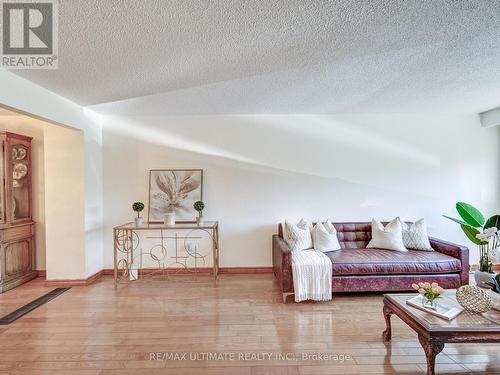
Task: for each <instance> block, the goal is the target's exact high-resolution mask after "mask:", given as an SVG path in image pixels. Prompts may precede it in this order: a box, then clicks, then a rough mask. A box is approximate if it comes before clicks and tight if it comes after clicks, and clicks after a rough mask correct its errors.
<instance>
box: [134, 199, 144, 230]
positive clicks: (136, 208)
mask: <svg viewBox="0 0 500 375" xmlns="http://www.w3.org/2000/svg"><path fill="white" fill-rule="evenodd" d="M132 210H134V211H135V212H137V217H136V218H134V220H135V226H136V227H140V226H142V225H143V224H144V220H143V219H142V217H141V211H142V210H144V203H142V202H134V203H133V204H132Z"/></svg>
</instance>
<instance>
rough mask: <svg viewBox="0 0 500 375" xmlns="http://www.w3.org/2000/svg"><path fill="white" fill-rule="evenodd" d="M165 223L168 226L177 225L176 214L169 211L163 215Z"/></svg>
mask: <svg viewBox="0 0 500 375" xmlns="http://www.w3.org/2000/svg"><path fill="white" fill-rule="evenodd" d="M163 224H165V226H167V227H173V226H174V225H175V214H174V213H173V212H169V213H166V214H165V215H163Z"/></svg>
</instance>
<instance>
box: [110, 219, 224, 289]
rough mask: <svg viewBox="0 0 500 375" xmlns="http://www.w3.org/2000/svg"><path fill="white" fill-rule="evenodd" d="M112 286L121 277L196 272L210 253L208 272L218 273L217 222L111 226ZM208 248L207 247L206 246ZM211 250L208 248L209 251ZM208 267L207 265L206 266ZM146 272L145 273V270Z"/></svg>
mask: <svg viewBox="0 0 500 375" xmlns="http://www.w3.org/2000/svg"><path fill="white" fill-rule="evenodd" d="M113 242H114V285H115V289H117V287H118V284H119V283H120V282H121V281H124V280H128V279H130V280H137V279H139V278H141V277H143V276H145V275H146V274H147V275H154V274H158V273H160V274H162V275H166V276H167V277H168V276H169V275H170V274H173V273H179V272H189V273H198V272H200V271H201V270H202V269H201V268H202V267H203V269H204V270H206V269H207V267H206V266H207V263H208V261H209V260H210V259H209V258H210V257H209V255H210V253H212V259H211V260H212V275H213V278H214V280H217V274H218V273H219V223H218V222H217V221H208V222H205V223H204V224H203V225H197V224H195V223H176V224H175V225H173V226H166V225H164V224H161V223H160V224H159V223H148V222H146V223H144V224H143V225H142V226H136V225H135V224H134V223H126V224H123V225H119V226H117V227H114V228H113ZM208 247H211V249H208V250H207V248H208ZM210 250H211V251H210ZM208 269H209V268H208ZM146 272H147V273H146Z"/></svg>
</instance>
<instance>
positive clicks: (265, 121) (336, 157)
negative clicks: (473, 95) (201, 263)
mask: <svg viewBox="0 0 500 375" xmlns="http://www.w3.org/2000/svg"><path fill="white" fill-rule="evenodd" d="M499 138H500V134H499V129H498V128H489V129H486V128H481V126H480V123H479V118H478V116H477V115H436V114H429V115H394V114H391V115H342V116H324V115H321V116H320V115H295V116H294V115H266V116H264V115H262V116H255V115H248V116H243V115H242V116H183V117H140V118H137V117H126V118H125V117H112V116H106V117H104V118H103V161H104V167H103V168H104V187H103V195H104V197H105V199H104V233H103V242H104V266H105V268H111V267H112V264H113V263H112V239H111V230H112V227H113V226H114V225H117V224H121V223H123V222H126V221H129V220H131V218H132V216H133V213H132V212H131V209H130V204H131V203H132V202H133V201H136V200H143V201H144V202H147V200H148V171H149V169H162V168H164V169H168V168H203V170H204V187H203V188H204V191H203V195H204V201H205V202H206V206H207V208H206V211H204V215H205V216H206V217H207V218H208V219H217V220H219V221H220V223H221V231H222V233H221V265H222V266H268V265H270V264H271V234H273V233H275V232H276V224H277V223H278V222H279V221H281V220H283V219H284V218H289V219H299V218H300V217H305V218H307V219H310V220H318V219H326V218H328V217H330V218H331V219H332V220H333V221H369V220H370V219H371V218H372V217H377V218H380V219H391V218H393V217H395V216H396V215H401V216H403V217H404V218H407V219H418V218H420V217H425V218H426V219H427V221H428V224H429V227H430V232H431V234H432V235H435V236H438V237H441V238H444V239H448V240H452V241H457V242H460V243H464V244H468V241H467V240H466V238H465V237H464V236H463V234H462V233H461V230H460V229H459V228H458V227H457V226H456V225H455V224H454V223H451V222H449V221H446V220H445V219H444V218H442V217H441V215H442V214H452V215H454V214H455V213H454V204H455V202H456V201H458V200H464V201H468V202H470V203H472V204H474V205H476V206H478V207H479V208H480V209H482V210H484V212H485V213H487V214H491V213H493V212H498V211H499V208H500V207H499V206H500V205H499V196H500V188H499V182H500V172H499V169H500V168H499V167H500V165H499V158H498V155H499ZM146 217H147V213H146ZM471 247H472V246H471ZM471 260H472V261H473V262H474V263H477V251H476V249H474V251H473V254H472V257H471Z"/></svg>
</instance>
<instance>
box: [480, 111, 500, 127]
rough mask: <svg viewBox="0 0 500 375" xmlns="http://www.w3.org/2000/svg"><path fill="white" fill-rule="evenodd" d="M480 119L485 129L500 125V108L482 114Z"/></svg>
mask: <svg viewBox="0 0 500 375" xmlns="http://www.w3.org/2000/svg"><path fill="white" fill-rule="evenodd" d="M479 118H480V119H481V125H482V126H483V127H484V128H489V127H490V126H497V125H500V107H498V108H494V109H491V110H489V111H486V112H482V113H480V114H479Z"/></svg>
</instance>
